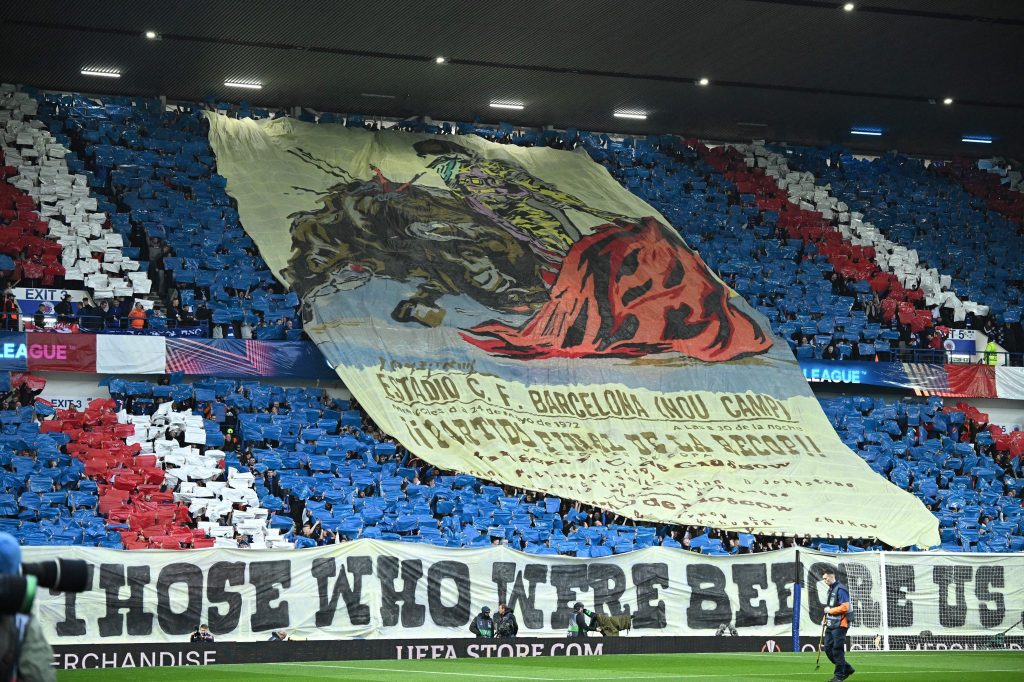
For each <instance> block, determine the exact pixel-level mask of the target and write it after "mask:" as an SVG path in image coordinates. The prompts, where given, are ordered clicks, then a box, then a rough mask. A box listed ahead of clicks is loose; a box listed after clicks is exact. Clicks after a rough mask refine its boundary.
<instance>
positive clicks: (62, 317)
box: [53, 294, 74, 324]
mask: <svg viewBox="0 0 1024 682" xmlns="http://www.w3.org/2000/svg"><path fill="white" fill-rule="evenodd" d="M53 312H55V313H57V322H60V323H61V324H69V323H71V322H73V321H74V318H73V317H72V315H71V294H64V295H63V296H61V298H60V301H59V302H58V303H57V305H55V306H53Z"/></svg>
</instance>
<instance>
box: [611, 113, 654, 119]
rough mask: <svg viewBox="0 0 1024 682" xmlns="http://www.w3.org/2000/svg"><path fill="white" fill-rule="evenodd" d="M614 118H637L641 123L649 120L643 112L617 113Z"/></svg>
mask: <svg viewBox="0 0 1024 682" xmlns="http://www.w3.org/2000/svg"><path fill="white" fill-rule="evenodd" d="M612 116H614V117H615V118H635V119H637V120H640V121H646V120H647V114H646V113H644V112H642V111H616V112H615V113H613V114H612Z"/></svg>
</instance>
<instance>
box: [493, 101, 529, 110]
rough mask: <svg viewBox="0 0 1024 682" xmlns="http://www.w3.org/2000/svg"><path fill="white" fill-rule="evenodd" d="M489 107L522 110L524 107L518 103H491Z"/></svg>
mask: <svg viewBox="0 0 1024 682" xmlns="http://www.w3.org/2000/svg"><path fill="white" fill-rule="evenodd" d="M491 106H492V107H494V108H495V109H523V108H524V107H525V105H524V104H522V103H520V102H491Z"/></svg>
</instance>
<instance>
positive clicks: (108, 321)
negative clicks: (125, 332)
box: [97, 300, 117, 327]
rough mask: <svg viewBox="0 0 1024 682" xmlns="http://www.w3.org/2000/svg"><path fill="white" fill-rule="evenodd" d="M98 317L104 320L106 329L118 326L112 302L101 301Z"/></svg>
mask: <svg viewBox="0 0 1024 682" xmlns="http://www.w3.org/2000/svg"><path fill="white" fill-rule="evenodd" d="M97 315H98V316H99V317H101V318H102V319H103V326H104V327H116V326H117V313H115V312H114V308H113V306H111V305H110V301H107V300H103V301H100V307H99V309H98V310H97Z"/></svg>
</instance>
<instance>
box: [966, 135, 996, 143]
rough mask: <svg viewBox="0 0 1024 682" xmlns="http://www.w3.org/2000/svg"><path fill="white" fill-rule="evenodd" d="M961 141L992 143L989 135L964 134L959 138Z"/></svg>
mask: <svg viewBox="0 0 1024 682" xmlns="http://www.w3.org/2000/svg"><path fill="white" fill-rule="evenodd" d="M960 141H961V142H970V143H972V144H992V136H991V135H964V136H963V137H961V138H960Z"/></svg>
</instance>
